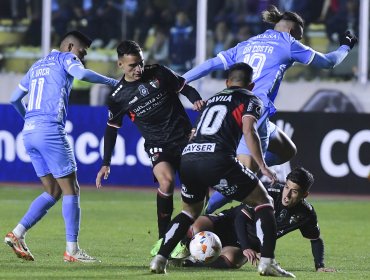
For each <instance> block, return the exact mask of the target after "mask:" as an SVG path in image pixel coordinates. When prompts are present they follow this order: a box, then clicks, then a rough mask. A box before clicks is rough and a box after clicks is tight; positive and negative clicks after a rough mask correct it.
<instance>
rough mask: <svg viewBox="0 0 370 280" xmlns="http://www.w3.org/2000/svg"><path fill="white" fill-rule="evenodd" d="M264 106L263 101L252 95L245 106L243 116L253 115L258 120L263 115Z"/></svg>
mask: <svg viewBox="0 0 370 280" xmlns="http://www.w3.org/2000/svg"><path fill="white" fill-rule="evenodd" d="M262 108H263V104H262V101H261V100H260V99H259V98H258V97H256V96H252V97H251V98H250V99H249V102H247V104H246V106H244V111H243V114H242V116H243V117H244V116H253V117H255V118H256V119H257V120H258V119H259V118H260V117H261V114H262Z"/></svg>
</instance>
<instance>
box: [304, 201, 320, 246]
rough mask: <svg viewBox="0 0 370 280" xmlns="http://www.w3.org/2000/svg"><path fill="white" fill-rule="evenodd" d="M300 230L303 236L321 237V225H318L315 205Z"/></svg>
mask: <svg viewBox="0 0 370 280" xmlns="http://www.w3.org/2000/svg"><path fill="white" fill-rule="evenodd" d="M311 207H312V206H311ZM299 230H300V231H301V233H302V236H303V237H305V238H308V239H317V238H319V237H320V227H319V225H318V222H317V216H316V212H315V210H314V209H313V207H312V209H311V212H310V215H309V216H308V217H307V221H306V222H305V223H304V224H303V225H302V226H301V227H300V228H299Z"/></svg>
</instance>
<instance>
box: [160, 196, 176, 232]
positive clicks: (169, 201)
mask: <svg viewBox="0 0 370 280" xmlns="http://www.w3.org/2000/svg"><path fill="white" fill-rule="evenodd" d="M172 212H173V195H172V194H164V193H163V192H161V191H160V190H159V189H158V192H157V219H158V239H161V238H162V237H163V236H164V234H165V233H166V230H167V227H168V225H169V223H170V222H171V215H172Z"/></svg>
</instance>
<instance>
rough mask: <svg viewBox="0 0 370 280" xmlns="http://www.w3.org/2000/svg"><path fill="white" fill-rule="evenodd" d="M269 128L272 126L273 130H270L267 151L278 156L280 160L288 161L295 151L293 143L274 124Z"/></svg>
mask: <svg viewBox="0 0 370 280" xmlns="http://www.w3.org/2000/svg"><path fill="white" fill-rule="evenodd" d="M271 124H272V123H271ZM271 126H273V127H274V129H271V130H270V137H269V138H270V139H269V145H268V147H267V150H268V151H269V152H271V153H274V154H277V155H279V156H280V157H281V158H282V159H285V160H289V159H290V158H292V157H293V156H294V155H295V154H296V151H297V148H296V146H295V144H294V142H293V141H292V139H290V138H289V136H288V135H286V134H285V132H284V131H282V130H281V129H280V128H279V127H278V126H276V125H275V124H272V125H271Z"/></svg>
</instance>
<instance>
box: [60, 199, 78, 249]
mask: <svg viewBox="0 0 370 280" xmlns="http://www.w3.org/2000/svg"><path fill="white" fill-rule="evenodd" d="M62 213H63V218H64V223H65V227H66V240H67V242H77V241H78V232H79V230H80V217H81V209H80V197H79V196H78V195H65V196H63V203H62Z"/></svg>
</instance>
